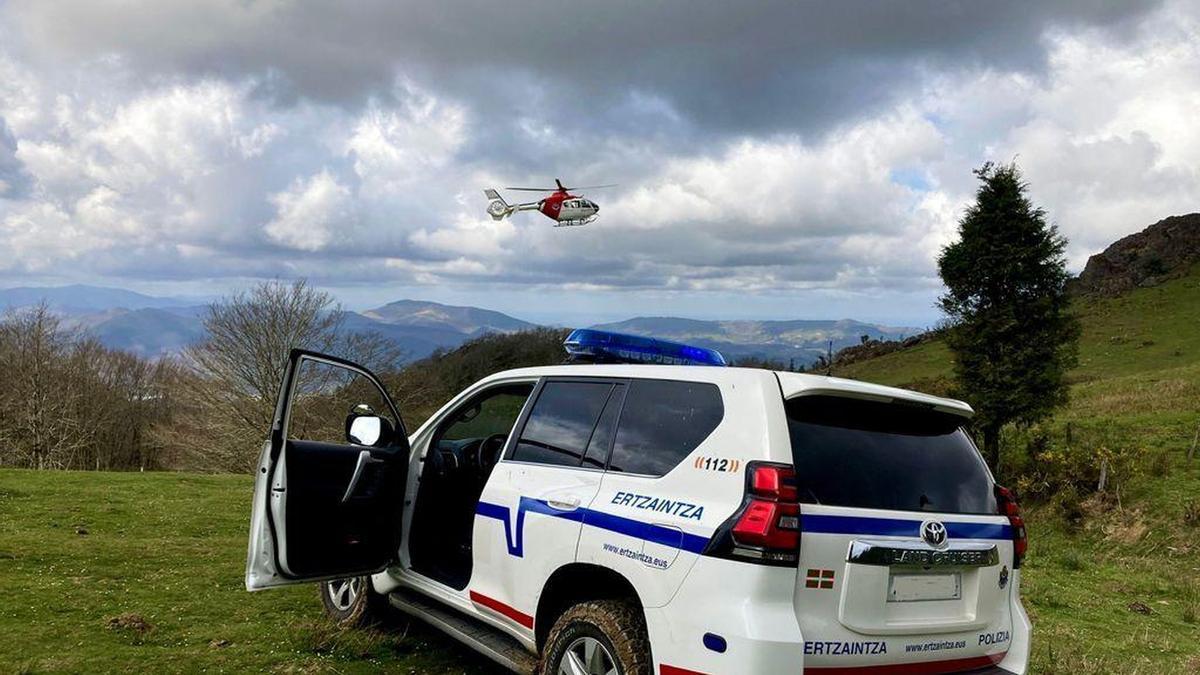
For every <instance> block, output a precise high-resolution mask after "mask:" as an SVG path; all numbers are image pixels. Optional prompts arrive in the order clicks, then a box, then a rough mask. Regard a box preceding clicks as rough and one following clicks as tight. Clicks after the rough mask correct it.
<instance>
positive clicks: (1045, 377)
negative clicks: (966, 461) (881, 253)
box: [938, 162, 1079, 470]
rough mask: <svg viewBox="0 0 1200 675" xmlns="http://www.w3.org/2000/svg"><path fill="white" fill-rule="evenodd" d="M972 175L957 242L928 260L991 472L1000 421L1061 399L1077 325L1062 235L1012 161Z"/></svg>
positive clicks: (1037, 412)
mask: <svg viewBox="0 0 1200 675" xmlns="http://www.w3.org/2000/svg"><path fill="white" fill-rule="evenodd" d="M974 173H975V175H976V176H977V177H978V178H979V180H980V181H981V183H982V184H981V185H980V186H979V190H978V192H977V193H976V195H975V203H974V204H973V205H972V206H971V207H970V208H968V209H967V212H966V213H965V214H964V215H963V217H962V219H961V220H960V221H959V224H958V234H959V240H958V241H957V242H955V243H953V244H950V245H949V246H947V247H946V248H945V249H943V250H942V254H941V256H940V257H939V258H938V271H939V272H940V273H941V276H942V281H943V282H944V283H945V284H946V288H947V289H948V291H947V292H946V294H945V295H943V296H942V297H941V298H940V299H939V302H938V304H939V306H940V307H941V309H942V310H943V311H944V312H945V313H946V314H947V315H948V316H949V318H950V320H951V327H950V329H949V331H948V333H947V337H946V341H947V344H948V345H949V347H950V350H951V351H952V352H953V353H954V367H955V373H956V375H957V377H958V384H959V386H960V387H961V389H962V393H963V395H964V396H965V397H966V398H967V400H968V401H970V402H971V403H972V405H973V406H974V407H975V409H976V412H977V417H976V428H977V429H978V431H979V432H980V433H981V434H982V436H983V451H984V456H985V458H986V459H987V461H988V462H989V463H990V464H991V465H992V468H993V470H996V469H998V468H999V464H1000V430H1001V429H1002V428H1003V427H1004V425H1005V424H1008V423H1017V424H1023V425H1028V424H1032V423H1034V422H1037V421H1038V420H1041V419H1043V418H1045V417H1046V416H1047V415H1049V414H1050V413H1051V412H1052V411H1053V410H1054V409H1055V408H1056V407H1058V406H1061V405H1062V404H1064V403H1065V402H1066V400H1067V383H1066V381H1065V375H1066V373H1067V371H1068V370H1069V369H1070V368H1071V367H1073V366H1074V365H1075V362H1076V342H1077V340H1078V337H1079V324H1078V322H1077V321H1076V320H1075V317H1074V316H1073V315H1072V314H1070V313H1069V310H1068V297H1067V293H1066V283H1067V280H1068V278H1069V275H1068V273H1067V269H1066V259H1065V258H1064V256H1063V251H1064V249H1065V248H1066V243H1067V242H1066V239H1064V238H1063V237H1062V236H1060V235H1059V234H1058V231H1057V229H1056V228H1055V227H1054V226H1053V225H1048V224H1047V223H1046V214H1045V212H1044V211H1043V210H1042V209H1040V208H1038V207H1036V206H1034V205H1033V203H1032V202H1030V201H1029V198H1028V197H1027V196H1026V189H1027V185H1026V184H1025V183H1024V182H1022V180H1021V174H1020V171H1019V170H1018V169H1017V167H1016V164H1009V165H997V164H993V163H991V162H988V163H986V164H984V165H983V166H982V167H981V168H979V169H977V170H976V171H975V172H974Z"/></svg>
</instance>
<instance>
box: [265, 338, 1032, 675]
mask: <svg viewBox="0 0 1200 675" xmlns="http://www.w3.org/2000/svg"><path fill="white" fill-rule="evenodd" d="M567 347H568V351H569V352H571V353H572V354H573V355H574V356H576V357H577V358H579V357H583V358H586V359H587V360H590V361H592V362H593V363H590V364H587V365H582V364H578V363H575V364H564V365H561V366H551V367H543V368H527V369H521V370H511V371H506V372H502V373H497V374H495V375H492V376H490V377H488V378H485V379H484V380H482V381H480V382H478V383H476V384H475V385H473V386H472V387H470V388H468V389H467V390H466V391H464V392H462V393H461V394H459V395H458V396H457V397H456V398H454V399H453V400H452V401H450V402H449V403H447V404H446V405H445V406H444V407H443V408H442V409H441V410H439V411H438V412H437V413H436V414H434V415H433V417H431V418H430V419H429V421H427V422H426V423H425V424H424V425H422V426H421V428H419V429H417V430H416V431H415V432H414V433H412V434H411V435H408V434H407V433H406V431H405V427H404V426H403V423H402V421H401V417H400V413H399V411H398V410H397V409H396V407H395V406H394V405H393V404H392V403H391V400H390V399H389V398H388V396H387V394H386V393H385V392H384V389H383V387H382V386H381V384H380V383H379V381H378V380H377V379H376V378H375V377H374V376H372V375H371V374H370V373H369V372H367V371H366V370H365V369H363V368H361V367H359V366H357V365H355V364H352V363H348V362H345V361H341V360H338V359H334V358H330V357H327V356H322V355H319V354H313V353H308V352H303V351H295V352H293V353H292V355H291V360H290V365H289V368H288V371H287V375H286V377H285V379H284V382H283V389H282V393H281V395H280V397H279V403H278V409H277V411H276V416H275V422H274V425H273V427H272V429H271V437H270V440H269V441H268V442H267V444H266V445H265V446H264V448H263V453H262V459H261V462H260V467H259V474H258V481H257V484H256V487H255V497H254V510H253V513H254V516H253V522H252V524H251V536H250V549H249V555H248V560H247V566H246V586H247V588H249V589H250V590H256V589H262V588H268V587H273V586H280V585H285V584H295V583H301V582H305V581H314V580H327V581H325V583H323V584H322V585H321V589H322V598H323V600H324V602H325V607H326V609H327V610H328V611H329V613H330V614H331V615H332V616H334V617H335V618H337V619H339V620H341V621H343V622H345V623H359V622H363V621H367V620H370V619H371V618H372V617H373V616H374V615H375V614H376V613H377V612H378V611H379V610H380V609H381V608H382V607H384V606H386V605H387V604H391V605H393V606H396V607H399V608H400V609H402V610H404V611H405V612H407V613H409V614H412V615H415V616H417V617H419V618H421V619H423V620H425V621H427V622H429V623H430V624H432V625H434V626H435V627H437V628H439V629H441V630H444V631H445V632H447V633H448V634H450V635H451V636H453V637H455V638H456V639H458V640H460V641H462V642H463V643H465V644H467V645H469V646H470V647H472V648H474V649H476V650H478V651H480V652H482V653H483V654H485V655H487V656H488V657H490V658H492V659H494V660H495V661H497V662H499V663H501V664H503V665H505V666H506V667H508V668H510V669H512V670H514V671H517V672H533V671H535V669H537V668H538V667H540V668H541V670H540V671H537V672H543V673H555V674H559V673H561V674H571V675H575V674H579V673H597V674H599V673H626V674H642V673H660V674H661V675H685V674H689V673H784V672H791V673H799V672H813V673H822V672H824V673H830V674H833V673H838V674H843V673H958V672H978V673H1023V672H1025V670H1026V667H1027V663H1028V655H1029V634H1030V623H1029V619H1028V618H1027V616H1026V614H1025V611H1024V610H1023V609H1022V607H1021V603H1020V599H1019V588H1020V579H1021V577H1020V565H1021V558H1022V557H1023V555H1024V553H1025V545H1026V541H1025V530H1024V525H1023V523H1022V520H1021V515H1020V511H1019V509H1018V507H1017V504H1016V503H1015V501H1014V500H1013V497H1012V494H1011V493H1010V492H1008V491H1007V490H1005V489H1004V488H1001V487H999V486H997V485H995V482H994V481H993V479H992V477H991V475H990V474H989V472H988V470H987V467H986V466H985V465H984V463H983V461H982V460H981V458H980V456H979V454H978V452H977V450H976V449H975V447H974V446H973V445H972V443H971V441H970V440H969V439H968V437H967V436H966V434H965V433H963V431H962V430H961V429H960V426H961V425H962V424H963V423H964V422H965V421H966V420H967V419H968V417H969V416H970V415H971V409H970V408H969V407H968V406H967V405H966V404H964V403H961V402H958V401H952V400H947V399H941V398H935V397H932V396H926V395H923V394H918V393H914V392H910V391H903V390H900V389H893V388H888V387H882V386H876V385H870V384H864V383H861V382H854V381H848V380H839V379H835V378H828V377H819V376H813V375H801V374H795V373H775V372H771V371H767V370H758V369H744V368H727V367H714V366H723V365H724V360H723V359H722V358H721V357H720V355H719V354H717V353H715V352H710V351H707V350H702V349H697V348H693V347H687V346H683V345H674V344H672V343H664V342H660V341H654V340H648V339H645V338H632V337H628V336H618V335H613V334H606V333H598V332H595V331H576V332H575V333H573V334H572V335H571V336H570V338H568V342H567ZM603 361H620V362H619V363H597V362H603ZM630 361H632V362H634V363H629V362H630ZM638 362H640V363H638ZM647 363H652V364H654V365H646V364H647ZM664 364H688V365H664ZM347 402H353V403H357V404H362V405H357V406H356V407H355V408H354V409H353V412H352V413H351V414H350V416H349V417H348V418H344V417H343V414H344V412H345V410H347V409H348V408H347V405H346V404H347Z"/></svg>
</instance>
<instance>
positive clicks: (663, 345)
mask: <svg viewBox="0 0 1200 675" xmlns="http://www.w3.org/2000/svg"><path fill="white" fill-rule="evenodd" d="M563 348H564V349H566V350H567V355H568V356H569V357H570V358H571V359H572V360H580V361H594V362H597V363H656V364H660V365H671V366H724V365H728V364H726V363H725V357H724V356H721V352H719V351H717V350H715V349H704V348H703V347H693V346H691V345H684V344H679V343H678V342H668V341H666V340H659V339H657V338H648V337H642V336H640V335H624V334H622V333H609V332H608V331H603V330H592V329H590V328H577V329H575V330H573V331H571V334H570V335H568V336H567V339H566V340H564V341H563Z"/></svg>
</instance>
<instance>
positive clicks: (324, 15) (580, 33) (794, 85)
mask: <svg viewBox="0 0 1200 675" xmlns="http://www.w3.org/2000/svg"><path fill="white" fill-rule="evenodd" d="M1155 4H1156V3H1152V2H1144V3H1095V2H1090V1H1087V0H1062V1H1056V2H1049V1H1037V0H1027V1H1023V2H1018V3H976V2H965V1H951V0H936V1H925V2H907V3H894V2H884V1H871V2H857V3H850V2H846V3H815V2H790V1H786V0H777V1H769V2H750V3H716V4H700V5H697V4H696V3H694V2H688V1H687V0H674V1H668V2H654V3H645V2H633V1H630V2H609V3H587V4H582V5H578V6H573V7H570V8H565V7H563V5H562V4H561V3H556V2H550V1H549V0H540V1H536V2H520V3H496V2H486V1H482V0H478V1H474V2H449V3H445V2H430V3H397V2H390V1H388V0H377V1H370V2H357V3H354V4H353V5H352V6H348V5H346V4H337V3H333V4H328V3H265V2H251V3H245V2H240V1H235V0H226V1H223V2H191V1H180V0H160V1H159V2H155V3H154V8H153V11H147V10H146V8H144V7H141V6H138V5H137V4H136V3H115V2H88V1H85V0H79V1H75V2H55V3H46V2H37V1H36V0H24V1H22V0H17V1H15V2H10V3H9V4H8V6H7V10H6V14H7V16H8V17H9V20H10V21H12V22H13V24H14V25H15V26H17V27H18V30H16V31H14V35H18V36H21V38H22V42H23V45H24V48H25V49H26V50H28V51H29V52H30V53H31V54H33V55H35V56H36V57H38V58H42V59H48V60H52V61H56V62H62V61H63V60H75V59H81V58H83V59H88V58H95V57H98V56H102V55H108V54H116V55H119V56H121V57H122V58H123V59H125V60H126V62H127V63H128V65H129V66H130V67H132V68H135V69H137V70H139V71H141V72H143V73H147V74H150V75H154V76H158V77H165V78H173V77H175V76H177V75H178V74H180V73H187V74H190V75H192V76H210V75H211V76H217V77H225V78H235V79H236V78H242V77H246V76H253V77H255V78H257V79H258V80H259V81H260V87H261V91H262V92H263V93H265V94H267V95H270V96H274V97H277V98H278V99H279V100H281V101H287V100H290V99H291V98H292V97H296V96H300V97H308V98H312V99H315V100H319V101H329V102H337V103H341V104H345V105H350V106H357V105H358V104H360V103H361V102H362V101H363V100H364V99H366V98H367V97H369V96H372V95H374V96H378V95H390V94H391V93H393V90H392V87H391V83H392V81H393V79H394V77H395V76H396V75H400V76H402V77H405V76H409V77H415V78H417V79H419V80H422V81H426V82H429V83H433V82H436V83H437V87H438V88H439V89H441V90H443V91H449V92H453V93H454V94H455V95H456V96H459V97H462V98H464V99H469V100H471V101H473V102H474V103H476V104H477V105H478V106H479V107H481V108H484V107H486V108H487V109H488V110H489V111H490V115H489V116H490V117H491V118H493V119H494V120H497V121H498V126H499V127H501V128H503V127H508V126H509V125H510V124H511V122H510V121H509V120H512V119H514V118H519V117H522V116H528V115H533V116H546V112H547V111H548V110H556V111H560V112H561V115H560V116H553V117H554V118H555V119H556V120H557V123H559V124H562V125H565V126H567V127H574V128H575V129H579V130H585V131H590V132H591V133H592V134H594V133H596V131H597V129H610V128H611V129H614V130H618V131H621V132H624V133H631V132H632V133H635V134H639V135H640V134H645V133H653V132H654V131H655V127H657V126H658V125H656V124H654V123H653V122H652V121H651V120H652V119H653V118H655V117H656V115H655V114H654V111H653V110H643V111H642V113H643V114H642V115H637V114H636V113H635V114H632V115H631V113H632V112H633V111H632V110H631V108H633V107H636V106H631V105H630V95H631V93H632V92H640V93H641V94H643V95H645V97H646V98H648V99H652V100H657V101H659V102H660V104H661V106H663V107H664V111H668V110H669V111H670V112H671V113H673V114H675V115H677V116H678V117H679V118H680V119H682V120H684V121H686V122H687V123H688V124H691V125H695V126H696V127H698V128H699V129H701V130H704V131H705V132H711V131H713V130H722V131H731V132H735V133H745V132H748V131H759V130H764V129H765V130H781V129H785V130H789V131H796V130H801V131H805V130H810V129H820V128H826V127H828V126H830V125H831V124H833V123H836V122H838V121H841V120H844V119H845V118H846V117H847V116H851V117H853V116H858V115H861V114H864V113H868V112H873V111H877V110H880V109H882V108H884V107H885V106H887V105H888V104H889V103H890V102H892V101H893V100H894V99H895V97H896V96H897V95H898V94H899V93H901V92H903V91H904V90H905V89H906V88H908V87H910V86H912V85H913V84H914V83H916V82H918V81H919V77H920V75H921V74H922V73H923V72H926V71H929V70H944V69H947V68H949V69H964V68H974V67H980V66H985V67H988V68H995V69H1000V70H1022V71H1030V72H1040V71H1041V70H1042V68H1043V66H1044V64H1045V53H1046V52H1045V45H1044V43H1043V36H1044V34H1045V33H1046V31H1047V30H1059V29H1061V30H1073V29H1084V28H1101V29H1111V30H1113V31H1117V32H1120V31H1121V30H1122V29H1123V28H1124V27H1126V26H1128V25H1130V24H1131V22H1132V21H1133V20H1134V19H1136V18H1137V17H1138V16H1141V15H1143V14H1144V13H1146V12H1148V11H1151V10H1152V9H1153V8H1154V6H1155ZM638 117H642V118H644V119H641V120H638V119H637V118H638ZM657 117H658V118H659V123H660V124H661V122H662V117H661V115H660V116H657ZM631 118H632V120H633V121H631Z"/></svg>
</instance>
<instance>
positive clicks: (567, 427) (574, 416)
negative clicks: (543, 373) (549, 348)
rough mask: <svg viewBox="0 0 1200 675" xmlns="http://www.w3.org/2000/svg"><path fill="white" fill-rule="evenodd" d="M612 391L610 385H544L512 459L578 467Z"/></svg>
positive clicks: (569, 383) (597, 383) (558, 383)
mask: <svg viewBox="0 0 1200 675" xmlns="http://www.w3.org/2000/svg"><path fill="white" fill-rule="evenodd" d="M613 387H614V385H613V384H612V383H611V382H555V381H551V382H547V383H546V385H545V386H544V387H542V391H541V393H539V394H538V398H537V401H536V402H534V404H533V409H532V410H531V411H530V413H529V419H528V420H526V421H525V426H524V428H523V429H522V430H521V437H520V439H518V440H517V446H516V448H515V449H514V450H513V453H512V457H511V459H513V460H516V461H518V462H537V463H539V464H554V465H561V466H579V464H580V462H581V461H582V460H583V454H584V452H585V451H586V449H587V447H588V441H590V440H591V438H592V433H593V432H594V431H595V429H596V422H597V421H598V420H599V419H600V413H601V411H603V409H604V404H605V403H606V402H607V401H608V398H609V395H610V394H611V393H612V390H613Z"/></svg>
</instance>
